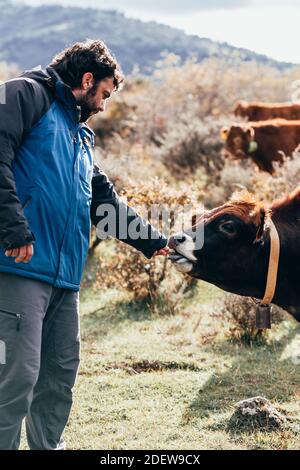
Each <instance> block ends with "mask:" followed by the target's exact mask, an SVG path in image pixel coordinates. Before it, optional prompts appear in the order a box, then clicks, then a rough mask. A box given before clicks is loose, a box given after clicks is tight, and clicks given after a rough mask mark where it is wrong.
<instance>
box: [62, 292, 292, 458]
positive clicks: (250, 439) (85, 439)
mask: <svg viewBox="0 0 300 470" xmlns="http://www.w3.org/2000/svg"><path fill="white" fill-rule="evenodd" d="M221 296H222V294H221V293H220V291H218V290H217V289H215V288H212V287H211V286H208V285H207V284H204V283H199V285H198V288H197V291H196V293H195V294H194V296H193V298H192V299H189V301H188V302H186V303H185V305H184V306H183V308H182V311H181V312H180V314H179V315H177V316H176V317H164V318H161V317H152V316H151V314H150V313H149V310H148V309H147V306H146V305H143V304H142V303H141V304H132V303H131V302H130V300H129V299H128V298H127V297H126V295H125V294H122V293H120V292H118V291H117V290H116V291H113V290H110V291H106V292H97V293H92V292H91V291H87V292H85V293H84V294H83V298H82V335H83V343H82V364H81V369H80V373H79V377H78V383H77V387H76V390H75V404H74V408H73V412H72V416H71V419H70V422H69V424H68V427H67V430H66V433H65V437H66V440H67V442H68V445H69V448H72V449H199V448H201V449H297V448H299V447H300V434H299V433H298V431H297V428H295V430H293V432H292V431H285V432H271V433H267V434H266V433H250V434H247V435H242V434H236V435H234V434H233V433H227V432H226V425H227V422H228V419H229V417H230V415H231V414H232V412H233V406H234V404H235V403H236V402H237V401H238V400H241V399H244V398H248V397H251V396H255V395H264V396H266V398H269V399H271V400H272V402H273V403H274V404H276V405H277V406H279V407H280V409H282V410H283V411H285V412H287V413H288V414H289V415H290V416H291V417H292V418H294V419H299V418H300V406H299V398H300V365H299V364H297V361H295V360H293V354H294V350H293V348H292V344H293V342H296V343H297V341H298V340H299V337H300V328H299V326H297V325H296V324H295V323H294V322H293V321H292V320H290V321H287V322H284V323H282V324H281V325H279V326H276V327H275V328H274V330H273V331H272V334H271V337H270V340H269V344H268V345H265V346H260V347H253V348H249V347H245V346H243V345H239V344H234V343H232V342H230V341H229V340H228V339H227V338H226V325H224V324H222V322H221V321H220V319H218V316H217V315H216V316H215V317H212V316H211V315H210V313H211V312H212V311H215V313H217V305H218V300H219V299H220V297H221ZM98 309H99V310H98ZM97 310H98V311H97ZM90 312H92V313H90ZM158 365H159V366H158Z"/></svg>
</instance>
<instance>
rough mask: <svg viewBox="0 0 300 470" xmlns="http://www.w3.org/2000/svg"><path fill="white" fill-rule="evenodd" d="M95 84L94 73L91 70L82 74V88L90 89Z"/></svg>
mask: <svg viewBox="0 0 300 470" xmlns="http://www.w3.org/2000/svg"><path fill="white" fill-rule="evenodd" d="M93 85H94V75H93V74H92V73H91V72H86V73H85V74H83V76H82V88H83V89H84V90H89V89H90V88H92V87H93Z"/></svg>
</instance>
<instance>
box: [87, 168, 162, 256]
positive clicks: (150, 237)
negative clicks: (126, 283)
mask: <svg viewBox="0 0 300 470" xmlns="http://www.w3.org/2000/svg"><path fill="white" fill-rule="evenodd" d="M110 208H111V209H112V218H113V220H112V219H110V223H108V224H107V225H106V228H105V235H106V236H112V237H114V238H117V239H118V240H121V241H123V242H125V243H127V244H128V245H130V246H133V247H134V248H136V249H137V250H139V251H141V252H142V253H143V254H144V255H145V256H146V257H147V258H149V259H150V258H151V257H152V255H153V254H154V252H155V251H157V250H159V249H160V248H164V247H165V246H166V245H167V243H168V240H167V238H166V237H165V236H164V235H162V234H161V233H159V232H158V231H157V230H156V229H155V228H154V227H152V225H151V224H149V222H147V221H146V220H144V219H143V218H142V217H141V216H140V215H139V214H138V213H137V212H135V210H134V209H133V208H132V207H129V206H127V205H126V204H125V203H124V202H123V201H121V200H120V198H119V196H118V194H117V193H116V191H115V189H114V186H113V184H112V183H111V181H110V180H109V179H108V177H107V176H106V174H105V173H104V172H103V171H102V170H101V169H100V168H99V167H98V166H97V165H95V167H94V174H93V179H92V203H91V219H92V222H93V224H94V225H95V226H98V227H97V228H99V225H101V222H104V220H105V219H106V220H109V219H108V211H110ZM130 226H131V227H134V228H137V231H138V233H139V234H140V236H138V237H137V236H136V235H137V232H136V231H135V230H130ZM98 235H99V234H98Z"/></svg>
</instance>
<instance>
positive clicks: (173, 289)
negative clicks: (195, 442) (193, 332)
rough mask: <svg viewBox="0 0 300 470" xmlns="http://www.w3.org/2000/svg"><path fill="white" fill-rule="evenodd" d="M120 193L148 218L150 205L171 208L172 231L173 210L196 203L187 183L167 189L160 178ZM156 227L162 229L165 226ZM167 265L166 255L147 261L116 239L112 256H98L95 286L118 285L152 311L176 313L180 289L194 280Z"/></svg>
mask: <svg viewBox="0 0 300 470" xmlns="http://www.w3.org/2000/svg"><path fill="white" fill-rule="evenodd" d="M121 196H123V197H125V196H126V199H127V202H128V204H129V205H130V206H132V207H135V209H137V210H139V212H140V213H141V214H142V215H144V216H147V218H148V219H149V220H150V222H151V216H150V214H148V210H149V208H150V207H151V206H152V205H156V206H158V205H160V206H161V208H162V210H163V209H164V208H167V209H168V210H170V214H171V215H170V219H169V220H168V223H169V224H170V229H171V230H172V231H173V230H175V217H174V214H175V212H177V210H178V207H182V208H183V207H184V206H185V205H188V206H189V207H190V209H191V210H192V207H196V205H197V198H196V195H194V196H193V197H191V195H190V191H189V187H186V186H184V185H182V186H181V188H179V189H170V188H169V186H168V185H167V184H166V183H165V182H163V181H161V180H159V179H153V180H150V181H149V182H148V183H146V184H143V185H133V186H131V187H128V188H126V190H123V192H122V193H121ZM155 225H156V226H157V224H155ZM157 227H158V228H159V229H160V230H162V231H164V230H163V229H164V226H161V227H159V226H157ZM166 234H167V235H168V233H166ZM169 266H170V262H169V261H168V260H167V258H155V259H151V260H150V261H149V260H147V259H146V258H145V257H144V256H143V255H142V254H140V253H139V252H137V251H136V250H135V249H133V248H131V247H129V246H126V245H124V244H123V243H117V244H116V246H115V253H114V255H113V256H111V257H110V258H109V259H103V258H101V259H99V269H98V273H97V281H96V287H97V286H99V287H101V288H103V286H105V287H113V286H116V285H119V286H120V287H121V288H123V289H125V290H127V291H128V292H130V293H131V295H132V297H133V299H134V300H136V301H140V300H146V301H147V302H148V304H149V306H150V307H151V310H152V311H153V312H154V311H155V312H158V311H159V312H165V313H166V312H167V313H170V312H172V313H175V312H176V311H177V309H178V307H179V300H180V298H181V295H182V293H183V292H184V291H185V290H186V289H188V288H189V286H190V285H192V284H193V280H192V278H190V277H188V276H186V277H185V278H184V279H183V278H182V275H179V274H178V273H177V272H176V271H175V270H174V269H173V268H171V269H169Z"/></svg>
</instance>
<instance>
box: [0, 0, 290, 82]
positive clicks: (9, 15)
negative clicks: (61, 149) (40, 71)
mask: <svg viewBox="0 0 300 470" xmlns="http://www.w3.org/2000/svg"><path fill="white" fill-rule="evenodd" d="M0 8H1V22H0V61H6V62H13V63H16V64H17V65H18V66H19V67H20V68H21V69H27V68H31V67H35V66H37V65H42V66H45V65H47V63H49V61H50V60H51V58H52V57H53V55H54V54H55V53H56V52H58V51H59V50H61V49H63V48H64V47H66V46H67V45H69V44H72V43H73V42H75V41H78V40H84V39H86V38H101V39H103V40H105V41H106V42H107V44H108V45H109V47H110V48H111V49H112V50H113V52H114V53H115V55H116V56H117V58H118V59H119V61H120V62H121V64H122V66H123V69H124V71H125V72H126V73H128V72H130V71H131V70H132V69H133V67H134V66H136V65H137V66H138V67H139V69H140V70H141V72H143V73H146V74H150V73H151V71H152V70H153V68H154V66H155V63H156V62H157V60H159V59H160V57H161V52H162V51H168V52H172V53H175V54H177V55H179V56H180V57H181V58H182V59H185V58H187V57H188V56H189V55H194V56H196V57H197V59H198V60H199V61H202V60H204V59H206V58H208V57H224V56H225V57H227V58H228V60H236V59H237V58H240V59H242V60H245V61H250V60H257V61H258V62H260V63H263V64H267V65H272V66H275V67H277V68H280V69H282V68H286V67H289V66H290V65H291V64H287V63H281V62H276V61H275V60H272V59H269V58H268V57H266V56H264V55H259V54H255V53H254V52H251V51H249V50H246V49H239V48H235V47H232V46H230V45H228V44H226V43H218V42H215V41H212V40H210V39H206V38H200V37H198V36H190V35H187V34H185V33H184V32H183V31H181V30H178V29H175V28H171V27H169V26H165V25H161V24H157V23H155V22H142V21H139V20H136V19H131V18H127V17H126V16H125V15H124V14H122V13H119V12H117V11H110V10H109V11H108V10H98V9H92V8H85V9H84V10H83V9H82V8H77V7H62V6H59V5H43V6H40V7H33V6H29V5H25V4H24V5H23V4H20V3H13V2H12V1H10V0H0Z"/></svg>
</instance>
